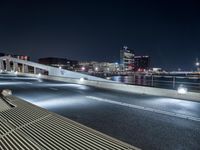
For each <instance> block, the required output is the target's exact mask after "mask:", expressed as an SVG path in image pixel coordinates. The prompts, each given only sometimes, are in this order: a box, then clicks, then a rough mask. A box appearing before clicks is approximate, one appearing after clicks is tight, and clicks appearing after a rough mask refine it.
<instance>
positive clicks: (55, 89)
mask: <svg viewBox="0 0 200 150" xmlns="http://www.w3.org/2000/svg"><path fill="white" fill-rule="evenodd" d="M49 89H50V90H54V91H58V89H57V88H53V87H51V88H49Z"/></svg>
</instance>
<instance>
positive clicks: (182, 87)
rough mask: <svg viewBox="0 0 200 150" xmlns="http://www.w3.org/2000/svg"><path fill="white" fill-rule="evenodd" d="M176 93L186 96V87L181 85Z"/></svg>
mask: <svg viewBox="0 0 200 150" xmlns="http://www.w3.org/2000/svg"><path fill="white" fill-rule="evenodd" d="M177 92H178V93H179V94H187V92H188V89H187V88H186V87H184V86H183V85H180V86H179V87H178V89H177Z"/></svg>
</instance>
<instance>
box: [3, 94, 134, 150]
mask: <svg viewBox="0 0 200 150" xmlns="http://www.w3.org/2000/svg"><path fill="white" fill-rule="evenodd" d="M7 102H8V103H7ZM9 103H10V104H13V105H14V106H15V107H13V106H12V107H11V106H9ZM0 149H3V150H8V149H9V150H10V149H11V150H12V149H13V150H18V149H19V150H23V149H26V150H29V149H30V150H32V149H38V150H39V149H72V150H76V149H77V150H80V149H84V150H85V149H88V150H92V149H95V150H110V149H115V150H123V149H124V150H132V149H137V148H135V147H133V146H131V145H128V144H126V143H123V142H121V141H118V140H116V139H114V138H111V137H109V136H107V135H104V134H102V133H100V132H97V131H95V130H93V129H90V128H88V127H85V126H83V125H81V124H79V123H76V122H74V121H72V120H70V119H67V118H64V117H62V116H59V115H57V114H54V113H51V112H48V111H47V110H45V109H43V108H40V107H37V106H35V105H32V104H30V103H28V102H25V101H23V100H20V99H18V98H16V97H13V96H9V97H6V98H5V97H2V98H0Z"/></svg>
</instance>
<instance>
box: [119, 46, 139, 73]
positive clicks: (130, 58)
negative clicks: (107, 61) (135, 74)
mask: <svg viewBox="0 0 200 150" xmlns="http://www.w3.org/2000/svg"><path fill="white" fill-rule="evenodd" d="M134 56H135V54H134V52H133V51H132V50H130V49H129V48H128V47H127V46H124V47H123V48H122V49H121V50H120V66H121V70H123V71H133V70H134Z"/></svg>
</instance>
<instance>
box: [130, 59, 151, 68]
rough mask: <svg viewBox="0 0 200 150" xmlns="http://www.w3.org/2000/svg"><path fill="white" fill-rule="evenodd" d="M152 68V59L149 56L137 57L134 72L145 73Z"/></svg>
mask: <svg viewBox="0 0 200 150" xmlns="http://www.w3.org/2000/svg"><path fill="white" fill-rule="evenodd" d="M149 67H150V57H149V56H135V57H134V70H135V71H145V70H148V69H149Z"/></svg>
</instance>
